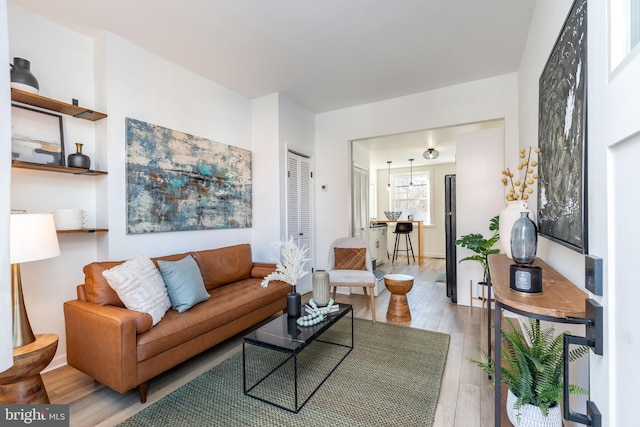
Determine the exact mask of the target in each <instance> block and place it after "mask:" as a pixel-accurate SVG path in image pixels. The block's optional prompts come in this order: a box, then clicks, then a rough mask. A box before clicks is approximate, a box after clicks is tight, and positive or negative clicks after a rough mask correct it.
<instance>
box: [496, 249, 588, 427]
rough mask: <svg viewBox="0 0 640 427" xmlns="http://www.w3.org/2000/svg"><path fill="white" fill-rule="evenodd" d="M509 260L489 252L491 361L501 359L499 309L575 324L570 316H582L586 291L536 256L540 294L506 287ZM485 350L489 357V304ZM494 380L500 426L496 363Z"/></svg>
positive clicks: (499, 377) (499, 388)
mask: <svg viewBox="0 0 640 427" xmlns="http://www.w3.org/2000/svg"><path fill="white" fill-rule="evenodd" d="M511 264H513V260H511V259H509V258H507V256H506V255H504V254H494V255H489V276H490V280H489V299H490V298H491V293H492V292H493V294H494V298H495V302H496V308H495V312H494V322H495V328H494V340H495V341H494V342H495V343H496V345H495V357H494V358H493V359H494V360H502V354H501V348H500V347H501V346H500V345H499V343H500V339H501V337H500V330H501V328H502V324H501V323H502V316H501V310H500V309H505V310H509V311H511V312H513V313H517V314H520V315H522V316H526V317H531V318H533V319H537V320H546V321H550V322H559V323H578V322H576V321H575V320H573V319H571V318H570V317H576V318H584V317H585V301H586V299H587V298H588V295H587V293H586V292H584V291H582V290H581V289H579V288H578V287H577V286H576V285H574V284H573V283H572V282H570V281H569V280H567V279H566V278H565V277H564V276H562V275H561V274H560V273H558V272H557V271H555V270H554V269H553V268H551V267H550V266H549V265H547V264H546V263H545V262H544V261H542V260H540V259H536V261H535V262H534V265H537V266H538V267H541V268H542V293H540V294H526V293H522V292H517V291H514V290H512V289H511V288H510V287H509V266H510V265H511ZM488 311H489V316H488V319H489V320H488V326H489V327H488V328H487V329H488V331H487V352H488V353H489V357H491V304H489V307H488ZM494 379H495V383H496V387H495V402H494V404H495V407H494V410H495V425H496V426H500V425H501V424H500V416H501V413H502V408H501V406H502V402H501V399H502V398H501V387H500V385H501V383H502V382H501V379H502V378H501V372H500V364H499V363H496V365H495V372H494Z"/></svg>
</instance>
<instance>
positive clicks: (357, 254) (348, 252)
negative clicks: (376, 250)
mask: <svg viewBox="0 0 640 427" xmlns="http://www.w3.org/2000/svg"><path fill="white" fill-rule="evenodd" d="M333 250H334V253H335V260H336V261H335V266H334V270H364V269H365V268H366V267H365V265H366V264H365V259H366V255H367V248H333Z"/></svg>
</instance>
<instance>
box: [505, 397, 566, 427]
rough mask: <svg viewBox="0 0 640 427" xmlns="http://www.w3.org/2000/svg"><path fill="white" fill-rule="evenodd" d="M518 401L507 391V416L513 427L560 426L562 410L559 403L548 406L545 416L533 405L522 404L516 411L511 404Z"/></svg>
mask: <svg viewBox="0 0 640 427" xmlns="http://www.w3.org/2000/svg"><path fill="white" fill-rule="evenodd" d="M517 401H518V398H517V397H516V396H515V394H513V393H511V390H509V393H507V416H508V417H509V421H511V424H513V425H514V426H515V427H562V411H561V409H560V405H556V406H554V407H552V408H549V413H548V414H547V416H546V417H545V416H544V414H543V413H542V411H541V410H540V408H538V407H537V406H534V405H528V404H527V405H523V406H521V407H520V409H519V410H518V411H516V410H515V409H514V408H513V406H514V405H515V404H516V402H517Z"/></svg>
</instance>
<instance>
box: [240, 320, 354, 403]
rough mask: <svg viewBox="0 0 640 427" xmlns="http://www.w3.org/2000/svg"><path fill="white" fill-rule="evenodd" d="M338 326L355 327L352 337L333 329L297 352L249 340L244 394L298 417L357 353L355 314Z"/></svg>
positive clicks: (245, 344) (245, 353)
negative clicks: (346, 361) (342, 364)
mask: <svg viewBox="0 0 640 427" xmlns="http://www.w3.org/2000/svg"><path fill="white" fill-rule="evenodd" d="M338 322H350V323H351V325H350V327H349V326H347V328H348V329H349V330H350V336H349V335H345V334H344V333H341V332H338V331H336V330H333V329H332V328H329V329H328V330H326V331H324V332H323V333H322V334H320V335H319V336H318V337H315V338H314V339H313V340H311V341H310V342H309V343H308V344H307V345H304V346H302V347H301V348H298V349H295V350H288V349H285V348H274V347H273V346H272V345H261V344H260V343H259V342H256V341H248V340H246V339H245V340H244V341H243V344H242V366H243V387H244V394H245V395H247V396H250V397H253V398H255V399H258V400H260V401H263V402H265V403H269V404H271V405H274V406H276V407H278V408H281V409H285V410H287V411H289V412H293V413H298V412H299V411H300V409H302V407H304V405H305V404H306V403H307V402H308V401H309V399H310V398H311V397H312V396H313V395H314V394H315V392H316V391H318V389H319V388H320V387H321V386H322V384H324V382H325V381H326V380H327V379H328V378H329V376H330V375H331V374H332V373H333V372H334V371H335V370H336V368H337V367H338V366H339V365H340V363H342V361H343V360H344V359H345V358H346V357H347V356H348V355H349V353H351V350H352V349H353V311H352V310H351V316H344V317H343V318H341V319H340V320H338V321H337V322H336V324H337V323H338ZM307 348H308V349H307Z"/></svg>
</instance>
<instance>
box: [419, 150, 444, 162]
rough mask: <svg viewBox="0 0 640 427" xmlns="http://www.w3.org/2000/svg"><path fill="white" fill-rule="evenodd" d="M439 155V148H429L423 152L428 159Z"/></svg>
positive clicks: (423, 155)
mask: <svg viewBox="0 0 640 427" xmlns="http://www.w3.org/2000/svg"><path fill="white" fill-rule="evenodd" d="M439 155H440V153H438V150H436V149H435V148H428V149H427V151H425V152H424V153H422V157H424V158H425V159H427V160H433V159H437V158H438V156H439Z"/></svg>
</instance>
